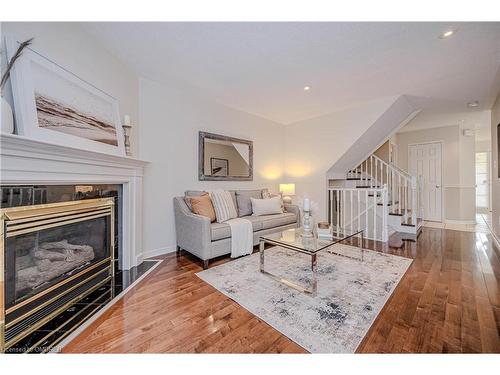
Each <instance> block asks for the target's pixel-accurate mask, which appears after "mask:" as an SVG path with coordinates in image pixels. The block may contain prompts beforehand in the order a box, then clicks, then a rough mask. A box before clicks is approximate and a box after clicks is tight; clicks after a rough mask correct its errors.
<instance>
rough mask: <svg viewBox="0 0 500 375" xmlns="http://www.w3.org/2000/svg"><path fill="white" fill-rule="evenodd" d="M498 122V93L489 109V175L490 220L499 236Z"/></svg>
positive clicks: (499, 109)
mask: <svg viewBox="0 0 500 375" xmlns="http://www.w3.org/2000/svg"><path fill="white" fill-rule="evenodd" d="M499 124H500V94H499V95H498V96H497V100H496V102H495V104H494V105H493V108H492V109H491V160H492V161H493V174H492V176H491V191H492V195H491V197H492V202H491V203H492V222H493V230H494V232H495V234H496V235H497V236H498V237H500V176H499V164H498V163H500V160H499V155H498V152H499V150H498V133H497V126H498V125H499Z"/></svg>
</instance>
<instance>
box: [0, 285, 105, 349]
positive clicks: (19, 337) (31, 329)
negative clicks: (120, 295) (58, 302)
mask: <svg viewBox="0 0 500 375" xmlns="http://www.w3.org/2000/svg"><path fill="white" fill-rule="evenodd" d="M111 278H112V276H108V277H107V278H105V279H104V280H102V281H100V282H99V283H98V284H96V285H94V286H93V287H92V288H90V289H89V290H86V291H85V292H83V293H82V294H79V295H78V296H76V297H75V298H73V299H72V300H71V301H69V302H67V303H65V304H64V305H62V306H61V307H59V308H58V309H57V310H55V311H53V312H51V313H50V314H49V315H47V316H46V317H45V318H43V319H41V320H40V321H39V322H37V323H36V324H34V325H33V326H31V327H30V328H29V329H27V330H25V331H23V333H21V334H19V335H17V336H16V337H14V338H13V339H12V340H10V341H8V342H6V343H5V348H6V349H8V348H10V347H11V346H12V345H14V344H16V343H17V342H19V341H21V340H22V339H24V338H25V337H26V336H28V335H29V334H30V333H32V332H34V331H36V330H37V329H38V328H40V327H41V326H43V325H44V324H45V323H47V322H49V321H50V320H51V319H53V318H55V317H56V316H57V315H59V314H60V313H62V312H63V311H64V310H66V309H68V308H70V307H71V306H72V305H74V304H75V302H77V301H79V300H81V299H83V298H84V297H86V296H87V295H89V294H90V293H92V292H93V291H94V290H96V289H99V288H100V287H101V286H103V285H104V284H106V283H107V282H108V281H109V280H111Z"/></svg>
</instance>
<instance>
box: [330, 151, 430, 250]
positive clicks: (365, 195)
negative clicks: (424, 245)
mask: <svg viewBox="0 0 500 375" xmlns="http://www.w3.org/2000/svg"><path fill="white" fill-rule="evenodd" d="M420 187H421V182H420V181H418V179H417V178H416V177H414V176H411V175H409V174H408V173H407V172H405V171H403V170H402V169H400V168H398V167H397V166H395V165H393V164H390V163H387V162H385V161H384V160H382V159H380V158H379V157H377V156H376V155H373V154H372V155H370V156H369V157H368V158H367V159H366V160H364V161H362V162H361V163H360V164H359V165H357V166H356V167H355V168H353V169H351V170H349V171H348V172H347V173H346V175H345V178H343V179H335V180H330V186H329V189H328V218H329V222H330V224H333V225H338V226H340V227H341V228H344V229H346V230H352V231H355V230H361V229H362V230H364V235H365V237H366V238H369V239H373V240H377V241H383V242H387V241H388V239H389V236H390V235H391V234H393V233H395V232H398V233H399V234H401V238H403V239H409V240H415V239H416V236H417V235H418V233H419V231H420V229H421V226H422V220H421V218H422V207H421V204H420V202H421V201H422V199H421V192H422V189H421V188H420Z"/></svg>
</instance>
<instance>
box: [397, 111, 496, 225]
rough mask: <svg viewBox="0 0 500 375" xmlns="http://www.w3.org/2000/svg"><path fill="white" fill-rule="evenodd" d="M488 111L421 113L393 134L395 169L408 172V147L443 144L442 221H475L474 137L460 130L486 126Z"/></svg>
mask: <svg viewBox="0 0 500 375" xmlns="http://www.w3.org/2000/svg"><path fill="white" fill-rule="evenodd" d="M490 116H491V112H490V111H480V112H476V111H471V112H452V113H426V112H423V113H421V114H420V115H418V116H417V117H416V118H415V119H414V120H412V121H411V122H410V123H409V124H408V125H407V126H405V127H404V128H403V129H401V131H400V132H399V133H398V134H397V137H396V143H397V148H398V165H399V167H400V168H402V169H404V170H408V145H409V144H411V143H424V142H432V141H443V200H444V201H443V218H444V219H445V220H447V221H460V222H474V220H475V148H476V139H475V137H474V136H472V137H470V136H464V135H463V130H464V129H472V130H473V129H475V128H476V127H477V126H481V125H483V126H484V124H486V123H490V121H491V120H490Z"/></svg>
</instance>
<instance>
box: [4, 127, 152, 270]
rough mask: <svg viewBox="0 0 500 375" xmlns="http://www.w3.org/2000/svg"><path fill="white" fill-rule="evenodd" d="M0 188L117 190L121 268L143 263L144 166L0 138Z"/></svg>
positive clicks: (25, 140)
mask: <svg viewBox="0 0 500 375" xmlns="http://www.w3.org/2000/svg"><path fill="white" fill-rule="evenodd" d="M0 157H1V160H0V183H1V184H4V185H5V184H9V185H10V184H19V185H21V184H45V185H53V184H122V186H123V200H122V201H123V207H122V216H123V218H122V237H123V238H122V254H121V261H122V262H121V266H122V268H123V269H130V268H131V267H134V266H136V265H138V264H140V263H141V262H142V180H143V172H144V168H145V166H146V165H147V164H148V162H146V161H143V160H138V159H133V158H130V157H125V156H123V157H122V156H115V155H108V154H103V153H97V152H93V151H87V150H82V149H76V148H72V147H66V146H61V145H56V144H51V143H46V142H41V141H37V140H34V139H29V138H26V137H22V136H18V135H12V134H0Z"/></svg>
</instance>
